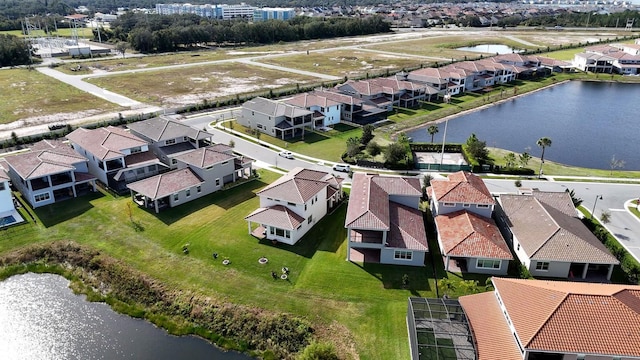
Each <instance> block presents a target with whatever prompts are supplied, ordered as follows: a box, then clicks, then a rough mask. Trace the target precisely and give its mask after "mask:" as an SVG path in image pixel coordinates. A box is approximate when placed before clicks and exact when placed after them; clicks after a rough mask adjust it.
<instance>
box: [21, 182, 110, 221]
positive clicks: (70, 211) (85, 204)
mask: <svg viewBox="0 0 640 360" xmlns="http://www.w3.org/2000/svg"><path fill="white" fill-rule="evenodd" d="M103 196H105V194H104V193H102V192H100V191H95V192H90V193H88V194H86V195H82V196H79V197H76V198H72V199H67V200H63V201H60V202H57V203H54V204H51V205H46V206H43V207H39V208H35V209H32V208H28V211H31V212H33V213H34V214H35V217H36V221H40V222H41V223H42V225H44V227H47V228H48V227H51V226H54V225H57V224H59V223H61V222H64V221H67V220H71V219H73V218H74V217H76V216H79V215H81V214H83V213H85V212H87V211H89V210H90V209H92V208H93V204H91V201H93V200H96V199H99V198H101V197H103Z"/></svg>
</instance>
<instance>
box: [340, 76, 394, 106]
mask: <svg viewBox="0 0 640 360" xmlns="http://www.w3.org/2000/svg"><path fill="white" fill-rule="evenodd" d="M335 88H336V90H338V91H340V92H341V93H343V94H347V95H351V96H353V97H357V98H359V99H361V100H362V101H364V102H365V103H369V104H371V105H374V106H376V107H379V108H381V109H384V110H386V111H391V110H393V105H394V104H395V103H396V101H397V100H398V99H399V98H400V91H399V90H397V89H394V88H392V87H389V86H385V85H382V84H379V83H377V82H374V81H370V80H357V81H356V80H347V82H345V83H343V84H340V85H336V87H335Z"/></svg>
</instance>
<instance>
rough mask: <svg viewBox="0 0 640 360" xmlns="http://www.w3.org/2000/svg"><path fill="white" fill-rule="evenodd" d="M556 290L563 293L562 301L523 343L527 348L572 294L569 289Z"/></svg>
mask: <svg viewBox="0 0 640 360" xmlns="http://www.w3.org/2000/svg"><path fill="white" fill-rule="evenodd" d="M555 291H557V292H560V293H562V294H563V296H562V301H560V302H559V303H558V306H556V307H555V309H553V311H551V312H550V313H549V315H548V316H547V318H546V319H544V321H543V322H541V323H540V326H539V327H538V328H537V329H536V330H535V332H534V334H533V336H531V338H530V339H529V341H528V342H527V343H526V344H522V345H523V347H525V348H527V347H529V344H531V343H532V342H533V340H534V339H535V338H537V337H538V335H539V334H540V331H542V328H543V327H544V326H545V325H546V324H547V323H548V322H549V320H551V318H552V317H553V315H555V314H556V313H557V312H558V309H559V308H560V306H562V305H563V304H564V302H565V301H566V300H567V297H569V295H570V294H571V293H570V292H568V291H561V290H555Z"/></svg>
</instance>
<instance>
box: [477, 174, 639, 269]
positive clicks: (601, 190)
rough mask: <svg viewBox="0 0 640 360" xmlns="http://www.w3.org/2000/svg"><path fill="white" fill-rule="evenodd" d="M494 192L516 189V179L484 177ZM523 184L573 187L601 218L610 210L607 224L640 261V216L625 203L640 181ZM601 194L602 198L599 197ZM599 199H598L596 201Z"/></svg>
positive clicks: (636, 193) (560, 188) (527, 183)
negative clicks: (635, 214) (631, 182)
mask: <svg viewBox="0 0 640 360" xmlns="http://www.w3.org/2000/svg"><path fill="white" fill-rule="evenodd" d="M485 183H486V184H487V187H488V188H489V191H491V192H492V193H500V192H515V191H516V187H515V183H514V181H513V180H495V179H488V180H485ZM522 187H528V188H538V189H540V190H545V191H565V190H566V189H569V190H574V192H575V194H576V196H577V197H578V198H581V199H582V200H583V202H582V205H583V206H584V207H586V208H587V209H589V211H593V209H594V207H595V211H594V214H595V215H594V216H596V218H598V219H599V218H600V215H602V212H603V211H608V212H609V213H610V214H611V219H610V222H609V223H608V224H605V227H606V228H607V229H608V230H609V232H611V233H612V234H613V235H614V236H615V237H616V238H617V239H618V241H619V242H620V243H621V244H622V245H623V246H624V247H625V248H626V249H627V251H629V253H631V254H632V255H633V256H634V257H635V258H636V260H638V261H640V220H638V218H636V217H635V216H634V215H632V214H631V213H629V212H628V211H626V209H625V207H624V204H625V202H627V201H628V200H633V199H638V198H639V197H640V184H638V185H636V184H612V183H593V182H578V181H571V182H561V181H558V182H555V181H544V180H543V181H523V182H522ZM600 196H602V199H600ZM596 199H597V201H596Z"/></svg>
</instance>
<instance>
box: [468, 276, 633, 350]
mask: <svg viewBox="0 0 640 360" xmlns="http://www.w3.org/2000/svg"><path fill="white" fill-rule="evenodd" d="M491 282H492V285H493V288H494V291H489V292H484V293H480V294H475V295H467V296H462V297H460V298H459V301H460V305H462V308H463V309H464V314H465V315H466V317H467V320H468V323H469V328H470V330H471V333H472V334H471V335H470V337H471V338H472V339H473V340H474V345H475V348H476V357H475V358H476V359H478V360H493V359H509V360H536V359H558V360H570V359H571V360H631V359H640V336H639V335H638V334H640V306H638V304H640V286H637V285H615V284H593V283H585V282H566V281H542V280H528V279H527V280H525V279H505V278H496V277H493V278H492V279H491Z"/></svg>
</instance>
